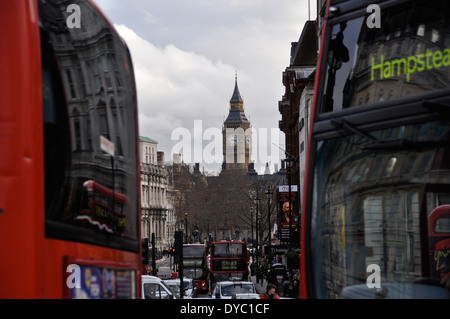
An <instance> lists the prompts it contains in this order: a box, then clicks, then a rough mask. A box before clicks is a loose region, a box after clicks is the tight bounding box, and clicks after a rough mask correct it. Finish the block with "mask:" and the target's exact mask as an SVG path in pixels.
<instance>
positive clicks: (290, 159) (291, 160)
mask: <svg viewBox="0 0 450 319" xmlns="http://www.w3.org/2000/svg"><path fill="white" fill-rule="evenodd" d="M294 161H295V158H294V157H292V156H291V155H288V157H287V158H286V168H287V169H288V184H289V199H288V202H289V245H288V246H289V249H288V250H289V251H291V250H292V203H291V200H292V194H291V187H292V185H291V184H292V181H291V175H292V166H293V165H294ZM290 266H291V263H290V262H289V261H288V270H289V276H292V271H291V267H290Z"/></svg>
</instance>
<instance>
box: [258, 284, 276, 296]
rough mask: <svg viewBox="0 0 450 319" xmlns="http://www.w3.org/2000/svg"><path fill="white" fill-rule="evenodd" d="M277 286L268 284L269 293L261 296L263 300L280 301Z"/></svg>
mask: <svg viewBox="0 0 450 319" xmlns="http://www.w3.org/2000/svg"><path fill="white" fill-rule="evenodd" d="M275 289H276V286H275V285H274V284H267V288H266V290H267V292H265V293H263V294H262V295H261V299H280V297H279V296H278V295H277V294H276V293H275Z"/></svg>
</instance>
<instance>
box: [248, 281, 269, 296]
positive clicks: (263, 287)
mask: <svg viewBox="0 0 450 319" xmlns="http://www.w3.org/2000/svg"><path fill="white" fill-rule="evenodd" d="M251 281H252V282H253V284H254V285H255V288H256V291H258V293H259V294H260V295H261V294H263V293H265V292H266V287H267V280H266V279H262V280H260V281H259V283H257V282H256V276H251Z"/></svg>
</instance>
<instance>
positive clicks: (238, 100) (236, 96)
mask: <svg viewBox="0 0 450 319" xmlns="http://www.w3.org/2000/svg"><path fill="white" fill-rule="evenodd" d="M243 103H244V100H242V97H241V93H240V92H239V88H238V84H237V71H234V92H233V96H232V97H231V100H230V104H231V106H233V105H242V104H243Z"/></svg>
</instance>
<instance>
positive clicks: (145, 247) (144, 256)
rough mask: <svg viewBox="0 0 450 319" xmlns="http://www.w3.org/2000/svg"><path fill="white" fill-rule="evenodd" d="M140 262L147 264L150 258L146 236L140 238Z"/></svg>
mask: <svg viewBox="0 0 450 319" xmlns="http://www.w3.org/2000/svg"><path fill="white" fill-rule="evenodd" d="M141 243H142V264H144V265H147V264H148V260H149V258H150V252H149V249H148V238H142V241H141Z"/></svg>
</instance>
